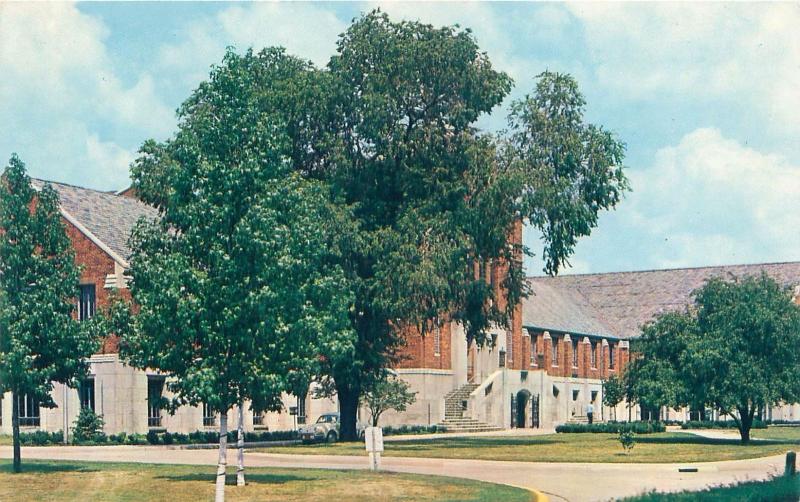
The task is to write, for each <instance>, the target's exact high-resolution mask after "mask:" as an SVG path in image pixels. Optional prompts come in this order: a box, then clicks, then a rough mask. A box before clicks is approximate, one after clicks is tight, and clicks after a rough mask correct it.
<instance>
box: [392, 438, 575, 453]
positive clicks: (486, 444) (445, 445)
mask: <svg viewBox="0 0 800 502" xmlns="http://www.w3.org/2000/svg"><path fill="white" fill-rule="evenodd" d="M565 442H566V441H562V440H559V439H543V438H530V439H528V438H525V439H494V438H492V439H482V438H452V439H436V440H428V441H397V442H391V443H386V445H387V447H389V448H391V449H392V450H395V451H425V450H430V449H453V450H458V449H474V448H494V447H504V446H537V445H540V446H543V445H553V444H559V443H565Z"/></svg>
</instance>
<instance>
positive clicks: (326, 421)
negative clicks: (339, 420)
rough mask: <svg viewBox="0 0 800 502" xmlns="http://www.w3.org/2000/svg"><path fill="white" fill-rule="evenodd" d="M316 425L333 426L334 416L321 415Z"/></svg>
mask: <svg viewBox="0 0 800 502" xmlns="http://www.w3.org/2000/svg"><path fill="white" fill-rule="evenodd" d="M317 423H318V424H335V423H336V415H322V416H320V417H319V418H318V419H317Z"/></svg>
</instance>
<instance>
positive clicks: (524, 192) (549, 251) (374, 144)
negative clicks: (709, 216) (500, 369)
mask: <svg viewBox="0 0 800 502" xmlns="http://www.w3.org/2000/svg"><path fill="white" fill-rule="evenodd" d="M328 72H329V73H330V75H331V77H332V78H333V80H334V81H335V82H336V84H337V87H336V89H337V90H339V93H338V94H336V95H335V102H334V106H333V107H332V108H333V109H335V110H337V113H334V114H332V115H331V116H332V117H333V119H334V120H333V121H332V124H331V125H330V126H328V127H329V129H328V132H329V134H328V135H327V136H325V135H323V136H322V137H323V138H326V141H324V142H321V143H320V144H322V146H323V147H324V148H323V149H324V151H325V153H324V155H322V157H323V158H325V159H329V161H328V162H327V163H322V167H321V169H319V170H318V172H317V175H318V176H320V177H321V178H323V179H325V180H327V181H328V182H329V183H330V184H331V185H332V188H333V190H334V193H336V194H337V195H339V196H340V197H341V198H342V200H343V201H344V202H345V203H347V204H352V205H353V206H354V207H355V211H354V215H355V218H356V219H357V222H358V226H357V229H358V237H357V239H354V240H355V241H356V242H358V243H359V244H360V245H359V246H357V247H353V249H352V252H351V255H350V259H349V261H348V263H349V264H350V266H349V267H348V268H347V270H348V271H349V277H350V278H351V279H352V282H353V284H354V291H355V294H356V309H355V311H354V315H353V316H352V323H353V326H354V328H355V330H356V332H357V334H358V345H357V347H358V350H357V355H358V360H357V362H356V364H351V363H350V362H349V361H338V362H337V361H332V365H331V367H330V375H331V376H332V377H333V380H334V382H335V386H336V390H337V394H338V398H339V403H340V407H341V410H342V413H343V424H342V426H343V428H342V430H343V437H345V438H348V437H352V436H353V433H354V423H355V413H356V408H357V405H358V402H359V397H360V395H361V393H362V391H363V387H362V384H363V383H364V382H369V381H370V379H372V378H375V375H379V374H380V371H381V368H382V367H384V366H386V365H391V364H393V363H395V362H396V360H397V358H396V355H397V350H398V348H399V347H400V346H401V345H402V343H403V334H404V333H409V332H412V333H422V334H425V333H426V332H428V331H429V330H430V327H431V326H432V325H433V323H435V322H440V321H441V320H452V321H456V322H460V323H461V324H462V325H463V326H464V329H465V331H466V335H467V338H468V339H469V340H470V341H472V340H475V341H476V342H477V343H478V344H483V343H486V342H487V338H488V337H487V334H488V331H489V329H490V328H492V327H493V326H508V325H510V323H511V321H512V315H513V311H514V307H515V306H516V305H517V304H518V302H519V301H520V299H521V298H522V296H523V295H524V294H525V289H524V282H523V273H522V266H521V265H522V264H521V259H522V254H523V252H524V251H525V250H524V249H523V248H522V247H521V246H520V245H519V244H516V243H513V242H510V241H509V236H510V235H511V234H512V230H513V226H514V225H515V224H516V223H517V222H519V221H523V222H525V223H529V224H532V225H533V226H535V227H536V228H538V229H539V230H541V231H542V235H543V241H544V257H545V259H546V269H547V271H548V272H551V273H556V272H557V271H558V270H559V268H560V267H561V266H562V265H563V264H564V262H565V261H566V259H567V258H568V256H569V255H570V253H571V252H572V250H573V248H574V245H575V243H576V240H577V238H578V237H579V236H582V235H587V234H588V233H589V232H590V230H591V228H592V227H594V226H595V224H596V222H597V213H598V211H600V210H602V209H607V208H610V207H613V206H614V205H615V204H616V203H617V202H618V201H619V200H620V197H621V194H622V192H623V191H624V190H625V189H626V188H627V183H626V180H625V177H624V175H623V174H622V166H621V162H622V156H623V146H622V145H621V144H620V143H619V142H618V141H617V140H615V139H614V138H613V136H612V135H611V134H609V133H607V132H605V131H603V130H602V129H600V128H598V127H595V126H592V125H590V124H587V123H586V122H585V121H584V118H583V108H584V104H585V103H584V100H583V98H582V96H581V94H580V92H579V91H578V88H577V84H576V83H575V81H574V79H572V78H571V77H569V76H567V75H561V74H556V73H544V74H542V75H540V77H539V79H538V84H537V89H536V92H535V93H534V95H533V96H527V97H525V98H523V99H521V100H519V101H517V102H515V103H513V104H512V107H511V109H512V112H511V115H510V116H509V128H510V129H509V133H508V134H507V135H506V136H504V137H499V138H498V137H495V136H491V135H487V134H481V133H480V132H479V131H478V130H477V129H476V122H477V120H478V119H479V118H480V117H481V116H483V115H485V114H487V113H489V112H490V111H491V110H493V109H494V108H495V107H496V106H497V105H499V104H500V103H501V102H502V100H503V99H504V98H505V97H506V96H507V95H508V93H509V91H510V89H511V85H512V82H511V79H510V78H509V77H508V75H506V74H504V73H502V72H498V71H497V70H495V69H494V68H493V67H492V65H491V62H490V61H489V58H488V57H487V55H486V54H485V53H483V52H481V51H480V49H479V47H478V45H477V43H476V41H475V39H474V37H473V36H472V34H471V32H470V31H469V30H462V29H459V28H457V27H434V26H430V25H426V24H421V23H417V22H400V23H394V22H392V21H390V20H389V18H388V17H387V16H386V15H384V14H382V13H380V12H372V13H370V14H367V15H365V16H364V17H362V18H361V19H359V20H357V21H356V22H355V23H354V24H353V25H352V26H351V27H350V28H349V29H348V30H347V31H346V32H345V33H344V34H343V35H342V36H341V38H340V40H339V43H338V54H337V55H335V56H334V57H333V58H332V59H331V61H330V63H329V64H328ZM330 131H333V134H331V133H330ZM331 136H333V137H335V138H337V139H338V141H331V140H330V139H329V138H330V137H331ZM297 167H298V168H302V166H297ZM487 263H489V264H492V263H494V264H502V265H503V266H504V267H507V270H508V274H507V275H506V276H505V277H504V279H503V283H502V287H501V288H494V287H492V285H491V284H490V281H488V280H487V276H486V274H483V273H478V274H476V273H475V267H474V266H475V265H478V269H479V270H482V266H481V265H482V264H487ZM499 295H502V296H504V298H497V296H499Z"/></svg>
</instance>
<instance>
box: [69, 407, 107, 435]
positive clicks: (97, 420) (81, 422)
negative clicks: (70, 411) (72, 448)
mask: <svg viewBox="0 0 800 502" xmlns="http://www.w3.org/2000/svg"><path fill="white" fill-rule="evenodd" d="M104 425H105V422H104V421H103V415H98V414H97V413H95V412H94V410H93V409H91V408H89V407H88V406H85V407H83V408H81V411H80V412H79V413H78V418H77V419H75V425H74V426H73V427H72V437H73V439H74V440H75V441H76V442H77V441H91V440H92V439H95V438H96V437H97V436H99V435H100V434H102V433H103V426H104Z"/></svg>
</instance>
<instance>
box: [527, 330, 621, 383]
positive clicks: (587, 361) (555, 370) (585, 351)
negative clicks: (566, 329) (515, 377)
mask: <svg viewBox="0 0 800 502" xmlns="http://www.w3.org/2000/svg"><path fill="white" fill-rule="evenodd" d="M526 338H527V337H526ZM570 338H571V340H570V341H569V342H567V341H565V336H564V334H562V333H551V334H550V338H548V339H545V337H544V333H543V332H541V331H538V332H533V333H531V337H530V339H528V340H527V341H526V342H525V354H526V357H528V359H526V362H525V365H524V367H522V368H520V369H544V370H546V371H547V374H548V375H552V376H567V377H571V376H573V375H576V376H577V377H579V378H596V379H604V378H608V377H609V376H611V375H613V374H616V373H619V372H620V371H622V370H624V368H625V365H626V364H627V363H628V360H629V354H628V349H627V348H622V347H620V345H621V342H620V341H618V340H613V341H609V345H603V341H602V340H601V339H598V338H590V339H589V341H590V343H593V344H595V347H596V350H597V364H596V367H592V364H591V357H592V354H591V351H590V344H589V343H585V341H584V340H585V338H586V337H584V336H578V335H574V336H572V335H571V336H570ZM576 339H577V341H578V345H577V348H578V366H577V368H576V367H575V366H573V365H572V361H573V359H572V352H573V346H574V345H573V342H574V341H575V340H576ZM533 340H536V341H537V347H538V354H541V355H542V357H538V356H537V357H536V359H535V361H536V365H531V364H530V350H531V347H532V345H533ZM554 341H555V342H556V343H558V361H557V362H556V363H555V364H554V362H553V360H552V353H553V352H552V343H553V342H554ZM612 347H613V350H614V353H615V361H614V368H611V367H610V366H609V363H610V360H609V353H610V351H611V348H612Z"/></svg>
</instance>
